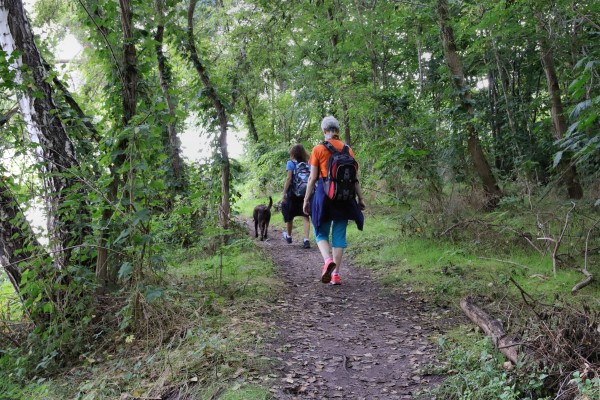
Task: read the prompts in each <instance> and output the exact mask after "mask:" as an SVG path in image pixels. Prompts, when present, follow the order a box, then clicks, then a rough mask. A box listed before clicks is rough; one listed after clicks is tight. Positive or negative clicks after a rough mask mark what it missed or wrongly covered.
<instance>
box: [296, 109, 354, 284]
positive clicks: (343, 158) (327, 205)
mask: <svg viewBox="0 0 600 400" xmlns="http://www.w3.org/2000/svg"><path fill="white" fill-rule="evenodd" d="M321 129H322V130H323V135H324V138H325V140H324V141H323V142H322V143H320V144H318V145H316V146H315V147H314V148H313V149H312V152H311V156H310V159H309V161H308V163H309V164H310V168H311V171H310V177H309V179H308V185H307V188H306V193H307V194H306V195H305V197H304V204H303V210H304V213H305V214H306V215H310V216H311V219H312V222H313V225H314V228H315V239H316V242H317V246H318V247H319V251H320V252H321V255H322V256H323V260H324V265H323V269H322V271H321V282H323V283H331V284H333V285H340V284H341V278H340V266H341V264H342V257H343V255H344V249H345V248H346V247H347V246H348V244H347V242H346V228H347V226H348V220H353V221H355V222H356V226H357V227H358V229H359V230H362V229H363V225H364V215H363V213H362V210H364V209H365V203H364V201H363V197H362V191H361V188H360V184H359V182H358V179H357V178H358V176H357V172H358V164H356V160H355V159H354V152H353V151H352V149H351V148H350V147H349V146H347V145H346V144H345V143H344V142H343V141H341V140H340V136H339V131H340V124H339V122H338V121H337V119H335V118H334V117H333V116H328V117H325V118H323V121H321ZM348 154H349V155H350V156H351V157H348ZM332 158H333V160H332ZM330 160H331V161H334V160H335V161H339V162H337V163H336V162H334V163H330ZM330 164H331V165H330ZM336 165H338V166H340V165H343V167H342V168H340V170H342V169H344V168H346V169H345V171H346V172H347V175H346V176H350V179H347V180H346V181H345V182H342V178H341V177H340V178H339V179H337V178H338V177H337V175H336V176H334V175H335V166H336ZM353 165H354V166H353ZM328 178H329V179H328ZM315 183H316V184H317V186H316V190H315V193H314V195H313V196H312V201H311V196H310V193H312V190H313V188H314V187H315ZM330 237H331V248H330V245H329V243H330Z"/></svg>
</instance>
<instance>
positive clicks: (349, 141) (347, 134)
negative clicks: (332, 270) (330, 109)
mask: <svg viewBox="0 0 600 400" xmlns="http://www.w3.org/2000/svg"><path fill="white" fill-rule="evenodd" d="M340 102H341V103H342V112H343V113H344V115H343V121H344V142H346V144H347V145H348V146H352V136H351V135H350V115H348V105H347V104H346V102H345V101H344V100H343V99H341V100H340Z"/></svg>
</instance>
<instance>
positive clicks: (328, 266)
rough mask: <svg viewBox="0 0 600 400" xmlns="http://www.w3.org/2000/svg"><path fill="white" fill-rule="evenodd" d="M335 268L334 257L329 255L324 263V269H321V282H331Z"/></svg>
mask: <svg viewBox="0 0 600 400" xmlns="http://www.w3.org/2000/svg"><path fill="white" fill-rule="evenodd" d="M334 269H335V263H334V262H333V259H332V258H331V257H329V258H328V259H327V260H326V261H325V264H323V270H322V271H321V282H323V283H329V282H331V273H332V272H333V270H334Z"/></svg>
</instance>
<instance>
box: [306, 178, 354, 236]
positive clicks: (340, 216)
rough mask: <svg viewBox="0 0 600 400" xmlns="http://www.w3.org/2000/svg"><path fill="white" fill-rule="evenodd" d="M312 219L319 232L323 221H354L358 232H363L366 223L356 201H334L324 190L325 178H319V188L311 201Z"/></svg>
mask: <svg viewBox="0 0 600 400" xmlns="http://www.w3.org/2000/svg"><path fill="white" fill-rule="evenodd" d="M310 210H311V219H312V222H313V225H314V226H315V228H316V229H317V230H318V229H319V227H320V226H321V221H338V220H345V219H347V220H352V221H354V222H356V227H357V228H358V230H360V231H362V229H363V225H364V223H365V216H364V215H363V213H362V211H361V209H360V207H359V206H358V203H357V202H356V199H352V200H348V201H333V200H331V199H330V198H329V197H327V194H326V193H325V190H324V185H323V178H319V181H318V182H317V188H316V190H315V193H314V195H313V196H312V201H311V208H310Z"/></svg>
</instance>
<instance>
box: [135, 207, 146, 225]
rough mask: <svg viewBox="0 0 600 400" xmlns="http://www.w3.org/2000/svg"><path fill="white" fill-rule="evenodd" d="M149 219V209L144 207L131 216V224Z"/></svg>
mask: <svg viewBox="0 0 600 400" xmlns="http://www.w3.org/2000/svg"><path fill="white" fill-rule="evenodd" d="M149 219H150V210H148V209H146V208H144V209H142V210H139V211H138V212H136V213H135V215H134V216H133V225H137V224H139V223H140V222H146V221H148V220H149Z"/></svg>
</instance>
